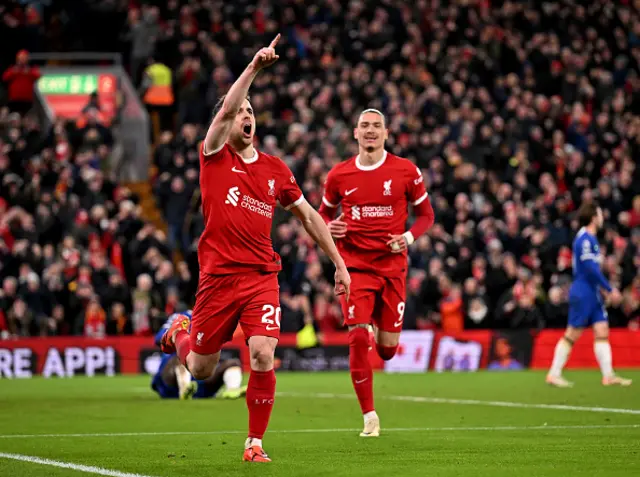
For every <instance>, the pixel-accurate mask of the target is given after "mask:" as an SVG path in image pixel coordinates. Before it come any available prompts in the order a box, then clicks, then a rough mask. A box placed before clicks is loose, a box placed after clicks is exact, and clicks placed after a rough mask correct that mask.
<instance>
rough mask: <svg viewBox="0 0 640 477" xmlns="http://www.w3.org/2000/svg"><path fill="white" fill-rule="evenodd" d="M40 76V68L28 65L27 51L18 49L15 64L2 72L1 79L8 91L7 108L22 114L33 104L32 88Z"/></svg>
mask: <svg viewBox="0 0 640 477" xmlns="http://www.w3.org/2000/svg"><path fill="white" fill-rule="evenodd" d="M38 78H40V70H39V69H38V68H37V67H35V66H29V52H28V51H27V50H20V51H19V52H18V54H17V55H16V64H15V65H14V66H11V67H9V68H8V69H7V70H6V71H5V72H4V73H3V74H2V81H4V83H5V84H6V85H7V89H8V91H9V94H8V99H9V110H10V111H13V112H16V113H20V114H24V113H26V112H27V111H29V109H31V105H32V104H33V88H34V85H35V83H36V81H38Z"/></svg>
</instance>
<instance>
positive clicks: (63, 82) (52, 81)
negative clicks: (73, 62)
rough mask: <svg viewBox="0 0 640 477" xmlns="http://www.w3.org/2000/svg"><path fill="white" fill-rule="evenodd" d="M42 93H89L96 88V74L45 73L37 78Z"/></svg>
mask: <svg viewBox="0 0 640 477" xmlns="http://www.w3.org/2000/svg"><path fill="white" fill-rule="evenodd" d="M38 89H39V90H40V92H41V93H42V94H46V95H49V94H91V93H93V92H95V91H96V90H97V89H98V75H45V76H43V77H42V78H40V79H39V80H38Z"/></svg>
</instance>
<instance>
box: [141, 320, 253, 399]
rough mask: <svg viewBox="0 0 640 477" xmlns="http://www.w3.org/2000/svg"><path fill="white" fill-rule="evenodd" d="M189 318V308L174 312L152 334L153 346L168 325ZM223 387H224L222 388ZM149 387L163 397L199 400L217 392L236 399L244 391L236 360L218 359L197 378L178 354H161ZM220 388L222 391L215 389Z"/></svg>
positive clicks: (244, 387)
mask: <svg viewBox="0 0 640 477" xmlns="http://www.w3.org/2000/svg"><path fill="white" fill-rule="evenodd" d="M190 319H191V310H188V311H185V312H184V313H174V314H173V315H171V316H170V317H169V318H167V321H166V322H165V324H164V325H163V327H162V329H161V330H160V331H158V333H157V334H156V336H155V343H156V345H158V346H160V341H161V340H162V336H164V333H165V332H166V331H167V330H168V329H169V328H171V325H172V324H173V322H174V321H175V320H180V321H184V320H186V322H187V323H188V322H189V320H190ZM223 386H224V389H222V387H223ZM151 389H153V390H154V391H155V392H157V393H158V395H159V396H160V397H161V398H163V399H177V398H180V399H191V398H195V399H199V398H212V397H214V396H216V394H219V396H220V397H221V398H223V399H238V398H240V397H242V396H244V395H245V394H246V392H247V387H246V386H242V363H241V362H240V360H238V359H227V360H225V361H221V362H220V363H219V364H218V366H217V367H216V369H215V371H214V372H213V374H212V375H211V376H209V377H208V378H205V379H204V380H201V381H197V380H196V379H195V378H194V377H193V376H191V373H190V372H189V371H188V370H187V368H185V367H184V365H182V364H181V363H180V360H179V359H178V356H177V355H176V354H175V353H174V354H163V355H162V360H161V362H160V366H159V368H158V371H157V372H156V374H155V375H154V376H153V378H152V380H151ZM221 389H222V392H220V393H219V391H220V390H221Z"/></svg>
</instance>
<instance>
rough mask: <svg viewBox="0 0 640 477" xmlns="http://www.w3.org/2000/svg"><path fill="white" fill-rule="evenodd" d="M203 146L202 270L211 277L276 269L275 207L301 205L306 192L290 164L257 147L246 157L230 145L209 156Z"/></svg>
mask: <svg viewBox="0 0 640 477" xmlns="http://www.w3.org/2000/svg"><path fill="white" fill-rule="evenodd" d="M203 148H204V143H203V145H202V146H201V148H200V191H201V194H202V214H203V216H204V232H203V233H202V236H201V237H200V241H199V243H198V261H199V263H200V270H201V271H202V272H204V273H208V274H212V275H226V274H232V273H243V272H246V271H252V270H261V271H265V272H278V271H280V270H281V268H282V265H281V260H280V256H279V255H278V254H277V253H276V252H275V251H274V250H273V244H272V242H271V226H272V221H273V214H274V211H275V207H276V206H277V205H278V204H279V205H280V206H281V207H283V208H285V209H286V210H290V209H291V208H293V207H296V206H298V205H300V204H301V203H302V202H303V201H304V196H303V195H302V192H301V190H300V188H299V187H298V184H297V183H296V180H295V178H294V177H293V174H292V173H291V171H290V170H289V168H288V167H287V165H286V164H285V163H284V162H283V161H282V160H281V159H280V158H278V157H274V156H270V155H268V154H264V153H262V152H259V151H256V154H255V155H254V157H253V158H251V159H243V158H242V157H240V155H239V154H238V153H236V152H235V150H234V149H233V148H232V147H231V146H229V145H228V144H224V145H223V146H222V147H221V148H220V149H219V150H217V151H213V152H211V153H210V154H206V155H205V154H204V149H203Z"/></svg>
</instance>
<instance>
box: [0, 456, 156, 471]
mask: <svg viewBox="0 0 640 477" xmlns="http://www.w3.org/2000/svg"><path fill="white" fill-rule="evenodd" d="M2 458H3V459H11V460H18V461H21V462H29V463H31V464H40V465H48V466H51V467H59V468H61V469H71V470H77V471H78V472H85V473H87V474H97V475H107V476H110V477H152V476H150V475H143V474H132V473H129V472H120V471H118V470H109V469H103V468H102V467H94V466H92V465H82V464H72V463H70V462H61V461H59V460H51V459H43V458H41V457H33V456H30V455H22V454H6V453H4V452H0V459H2Z"/></svg>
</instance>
